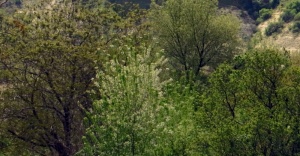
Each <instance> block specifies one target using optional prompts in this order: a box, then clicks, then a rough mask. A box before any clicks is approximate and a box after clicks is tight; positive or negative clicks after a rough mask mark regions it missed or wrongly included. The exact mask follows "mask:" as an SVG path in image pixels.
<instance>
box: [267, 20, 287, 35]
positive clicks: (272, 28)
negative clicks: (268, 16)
mask: <svg viewBox="0 0 300 156" xmlns="http://www.w3.org/2000/svg"><path fill="white" fill-rule="evenodd" d="M282 28H283V23H282V22H274V23H270V25H269V26H268V27H267V28H266V31H265V34H266V36H271V35H272V34H273V33H275V32H280V31H281V29H282Z"/></svg>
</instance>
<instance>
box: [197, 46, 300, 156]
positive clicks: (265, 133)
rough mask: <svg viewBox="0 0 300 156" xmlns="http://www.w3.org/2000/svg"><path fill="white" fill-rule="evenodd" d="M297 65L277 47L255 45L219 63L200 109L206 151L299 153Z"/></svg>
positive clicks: (261, 153)
mask: <svg viewBox="0 0 300 156" xmlns="http://www.w3.org/2000/svg"><path fill="white" fill-rule="evenodd" d="M298 70H299V69H298V67H297V69H296V70H295V67H293V66H291V64H290V60H289V57H288V55H287V54H285V53H284V52H282V51H280V50H276V49H254V50H252V51H250V52H248V53H246V54H245V55H243V56H240V57H238V58H237V59H236V61H235V62H234V63H233V65H232V64H224V65H221V66H220V67H219V68H218V69H217V71H216V73H214V74H213V76H212V77H211V79H210V82H211V89H209V90H210V91H208V92H207V94H205V95H206V96H211V98H208V99H206V102H205V104H204V105H203V106H202V107H200V108H199V109H200V110H201V113H199V114H200V118H199V120H200V121H201V122H200V123H202V125H206V126H207V127H204V126H203V128H201V126H199V127H200V129H201V130H200V132H202V133H204V132H206V133H207V132H209V135H208V136H204V135H200V136H201V138H203V139H202V140H203V141H202V142H201V141H200V142H201V143H202V144H204V145H205V144H206V145H207V146H208V149H209V150H208V153H212V154H217V155H219V154H222V155H223V154H226V155H236V154H240V153H243V154H245V155H294V154H298V153H299V146H298V143H299V127H298V126H296V125H297V124H298V120H297V119H296V118H295V116H297V115H298V113H299V106H298V100H296V99H297V96H296V92H297V91H296V90H297V89H296V88H297V87H298V80H297V79H298V77H299V73H298V72H297V71H298ZM292 75H293V76H292ZM206 128H207V129H206ZM212 129H213V131H212ZM202 133H200V134H202ZM205 140H206V141H205Z"/></svg>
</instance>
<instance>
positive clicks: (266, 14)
mask: <svg viewBox="0 0 300 156" xmlns="http://www.w3.org/2000/svg"><path fill="white" fill-rule="evenodd" d="M271 16H272V10H270V9H265V8H263V9H261V10H260V11H259V17H258V19H257V22H258V23H261V22H263V21H265V20H267V19H269V18H270V17H271Z"/></svg>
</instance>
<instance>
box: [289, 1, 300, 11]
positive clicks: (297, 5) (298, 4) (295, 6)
mask: <svg viewBox="0 0 300 156" xmlns="http://www.w3.org/2000/svg"><path fill="white" fill-rule="evenodd" d="M286 8H287V9H288V10H296V13H298V12H300V0H295V1H292V2H291V3H289V4H288V5H287V7H286Z"/></svg>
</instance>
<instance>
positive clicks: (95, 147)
mask: <svg viewBox="0 0 300 156" xmlns="http://www.w3.org/2000/svg"><path fill="white" fill-rule="evenodd" d="M143 48H144V49H139V50H141V51H137V50H138V49H137V48H136V47H134V46H132V45H123V47H119V50H120V51H122V53H124V55H125V58H124V60H119V59H118V58H115V59H113V60H111V61H109V62H107V64H106V65H105V67H106V68H105V69H106V70H105V71H101V70H100V71H99V73H98V74H97V79H96V81H95V82H96V85H97V87H98V88H100V91H99V92H100V93H102V95H103V96H102V99H101V100H99V101H95V102H94V104H93V108H92V110H91V111H90V114H89V115H88V117H87V119H86V120H87V121H86V122H87V123H88V125H90V126H89V128H88V129H87V132H86V136H85V138H84V140H85V147H84V149H83V151H82V154H83V155H84V154H88V155H142V154H146V155H147V154H148V155H154V154H155V150H154V149H155V146H156V144H157V138H159V136H160V135H159V133H160V131H162V130H163V129H164V123H163V122H164V121H163V119H162V117H163V116H162V115H163V113H162V112H164V111H165V109H166V108H165V107H166V106H165V103H164V102H163V93H162V88H163V86H164V84H165V82H161V80H160V78H159V74H160V72H161V69H160V68H159V67H160V66H162V65H163V63H164V62H165V59H164V58H163V57H160V56H158V55H161V54H160V53H157V54H154V55H156V57H157V56H158V58H159V59H158V60H157V61H155V62H153V61H152V60H153V58H152V57H153V55H152V54H151V53H152V50H151V47H148V46H144V47H143Z"/></svg>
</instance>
